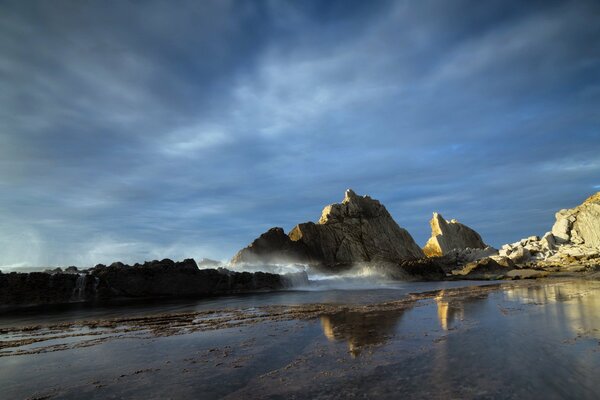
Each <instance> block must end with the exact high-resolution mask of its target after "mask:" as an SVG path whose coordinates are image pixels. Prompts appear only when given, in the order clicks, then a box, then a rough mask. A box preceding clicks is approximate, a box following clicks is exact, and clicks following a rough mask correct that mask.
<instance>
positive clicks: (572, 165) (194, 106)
mask: <svg viewBox="0 0 600 400" xmlns="http://www.w3.org/2000/svg"><path fill="white" fill-rule="evenodd" d="M598 20H600V3H598V2H597V1H594V0H590V1H585V0H582V1H564V2H562V1H527V2H523V1H506V0H501V1H486V2H481V1H441V0H438V1H431V0H424V1H418V2H417V1H391V2H390V1H375V2H364V1H298V2H286V1H242V0H240V1H222V0H219V1H201V2H197V1H190V2H187V1H156V2H153V1H85V2H84V1H60V0H57V1H52V2H49V1H8V2H7V1H0V265H4V266H7V265H11V266H13V267H14V266H18V265H27V266H45V265H71V264H75V265H80V266H91V265H94V264H96V263H99V262H102V263H110V262H112V261H116V260H123V261H126V262H136V261H143V260H146V259H154V258H164V257H170V258H174V259H181V258H184V257H194V258H197V259H199V258H201V257H211V258H217V259H226V258H229V257H230V256H232V255H233V254H234V253H235V251H236V250H238V249H239V248H241V247H243V246H245V245H246V244H247V243H249V242H251V241H252V240H253V238H254V237H256V236H258V235H259V234H260V233H262V232H263V231H265V230H266V229H268V228H269V227H272V226H282V227H284V228H285V229H286V230H289V229H291V228H292V227H293V226H294V225H295V224H296V223H298V222H304V221H309V220H313V221H314V220H317V219H318V218H319V215H320V212H321V209H322V208H323V206H325V205H326V204H329V203H332V202H338V201H340V200H341V199H342V198H343V192H344V190H345V189H346V188H349V187H351V188H353V189H354V190H355V191H356V192H357V193H359V194H369V195H371V196H372V197H374V198H377V199H379V200H381V201H382V202H383V203H384V204H385V205H386V206H387V208H388V210H389V211H390V212H391V213H392V215H393V216H394V218H395V219H396V221H397V222H398V223H399V224H400V225H401V226H403V227H405V228H407V229H408V230H409V231H410V232H411V234H412V235H413V237H414V238H415V240H417V242H418V243H420V244H421V245H422V244H424V242H425V241H426V239H427V238H428V236H429V233H430V231H429V226H428V221H429V219H430V217H431V213H432V212H433V211H439V212H441V213H442V214H443V215H444V216H445V217H446V218H448V219H450V218H456V219H458V220H460V221H461V222H464V223H466V224H468V225H470V226H471V227H473V228H475V229H476V230H478V231H479V232H480V233H481V234H482V236H483V238H484V240H485V241H487V242H488V243H490V244H492V245H501V244H502V243H506V242H512V241H515V240H518V239H520V238H521V237H524V236H529V235H531V234H543V233H544V232H545V231H547V230H549V228H550V227H551V225H552V223H553V220H554V213H555V212H556V211H557V210H558V209H560V208H567V207H572V206H575V205H576V204H578V203H580V202H581V201H582V200H583V199H585V198H586V197H587V196H589V195H590V194H592V193H593V192H596V191H598V190H600V24H598Z"/></svg>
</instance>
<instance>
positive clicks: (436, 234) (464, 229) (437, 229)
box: [423, 212, 488, 257]
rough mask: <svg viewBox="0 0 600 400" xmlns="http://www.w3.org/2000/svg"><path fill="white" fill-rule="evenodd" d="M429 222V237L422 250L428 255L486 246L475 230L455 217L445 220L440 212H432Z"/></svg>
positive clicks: (432, 255)
mask: <svg viewBox="0 0 600 400" xmlns="http://www.w3.org/2000/svg"><path fill="white" fill-rule="evenodd" d="M429 224H430V225H431V238H429V240H428V241H427V243H426V244H425V247H423V252H424V253H425V255H426V256H428V257H438V256H443V255H445V254H448V253H449V252H451V251H453V250H464V249H467V248H469V249H485V248H486V247H488V246H487V245H486V244H485V243H484V242H483V240H482V239H481V236H480V235H479V234H478V233H477V232H475V231H474V230H473V229H471V228H469V227H468V226H466V225H463V224H461V223H460V222H458V221H456V220H455V219H453V220H450V221H446V220H445V219H444V218H443V217H442V215H441V214H438V213H435V212H434V213H433V218H431V221H430V222H429Z"/></svg>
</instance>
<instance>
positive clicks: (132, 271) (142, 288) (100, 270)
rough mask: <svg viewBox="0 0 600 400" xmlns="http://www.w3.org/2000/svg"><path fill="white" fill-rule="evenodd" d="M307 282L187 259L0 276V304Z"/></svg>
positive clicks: (198, 293)
mask: <svg viewBox="0 0 600 400" xmlns="http://www.w3.org/2000/svg"><path fill="white" fill-rule="evenodd" d="M298 282H305V283H307V282H308V280H307V277H306V274H293V276H285V275H277V274H270V273H264V272H254V273H250V272H232V271H228V270H226V269H223V268H219V269H198V267H197V265H196V262H195V261H194V260H192V259H188V260H184V261H182V262H174V261H172V260H168V259H165V260H162V261H150V262H146V263H144V264H135V265H132V266H130V265H125V264H123V263H120V262H117V263H113V264H111V265H110V266H105V265H102V264H99V265H97V266H95V267H94V268H91V269H89V270H87V271H80V273H79V274H75V273H68V272H52V273H46V272H32V273H17V272H12V273H10V274H2V273H0V305H2V306H15V305H34V304H51V303H67V302H77V301H90V300H103V299H113V298H132V297H184V296H192V297H204V296H216V295H223V294H235V293H246V292H255V291H269V290H277V289H283V288H286V287H290V286H292V283H296V284H297V283H298Z"/></svg>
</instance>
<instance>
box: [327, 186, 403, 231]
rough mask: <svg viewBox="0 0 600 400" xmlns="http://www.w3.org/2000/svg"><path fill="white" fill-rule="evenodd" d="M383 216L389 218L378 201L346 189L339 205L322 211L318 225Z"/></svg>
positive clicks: (332, 205) (331, 205)
mask: <svg viewBox="0 0 600 400" xmlns="http://www.w3.org/2000/svg"><path fill="white" fill-rule="evenodd" d="M384 215H385V216H389V213H388V212H387V210H386V209H385V207H384V206H383V205H382V204H381V203H380V202H379V201H378V200H375V199H372V198H371V197H369V196H360V195H358V194H356V193H355V192H354V191H353V190H352V189H348V190H346V193H345V195H344V200H342V202H341V203H335V204H330V205H328V206H326V207H325V208H324V209H323V211H322V212H321V218H320V219H319V222H318V224H320V225H323V224H328V223H335V222H341V221H343V220H344V219H345V218H375V217H379V216H384ZM390 218H391V217H390Z"/></svg>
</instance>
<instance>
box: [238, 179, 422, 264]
mask: <svg viewBox="0 0 600 400" xmlns="http://www.w3.org/2000/svg"><path fill="white" fill-rule="evenodd" d="M421 257H424V254H423V251H422V250H421V248H420V247H419V246H418V245H417V244H416V243H415V241H414V240H413V238H412V237H411V236H410V234H409V233H408V232H407V231H406V230H405V229H403V228H401V227H399V226H398V224H397V223H396V222H395V221H394V219H393V218H392V216H391V215H390V214H389V212H388V211H387V210H386V208H385V207H384V206H383V205H382V204H381V203H380V202H379V201H377V200H374V199H372V198H370V197H369V196H358V195H357V194H356V193H354V192H353V191H352V190H347V191H346V194H345V197H344V200H343V201H342V202H341V203H338V204H331V205H329V206H327V207H325V208H324V209H323V212H322V215H321V218H320V219H319V221H318V222H317V223H313V222H307V223H302V224H299V225H297V226H296V227H294V229H292V230H291V231H290V233H289V234H288V235H285V233H284V232H283V230H282V229H281V228H273V229H271V230H269V231H268V232H266V233H265V234H263V235H261V236H260V237H259V238H258V239H256V240H255V241H254V242H253V243H252V244H251V245H250V246H248V247H246V248H244V249H242V250H241V251H240V252H239V253H238V254H237V255H236V256H235V257H234V258H233V259H232V263H233V264H236V263H242V262H251V263H271V262H273V261H278V262H291V263H307V264H311V265H317V266H325V267H331V268H337V269H339V268H340V266H345V265H352V264H354V263H360V262H390V263H398V262H401V261H404V260H411V259H417V258H421Z"/></svg>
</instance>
